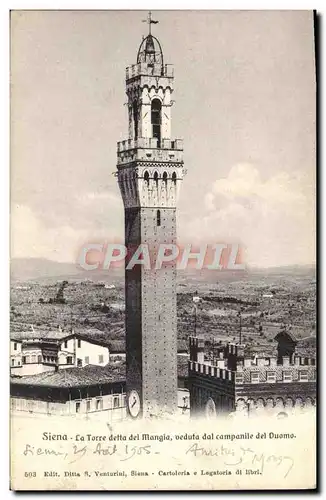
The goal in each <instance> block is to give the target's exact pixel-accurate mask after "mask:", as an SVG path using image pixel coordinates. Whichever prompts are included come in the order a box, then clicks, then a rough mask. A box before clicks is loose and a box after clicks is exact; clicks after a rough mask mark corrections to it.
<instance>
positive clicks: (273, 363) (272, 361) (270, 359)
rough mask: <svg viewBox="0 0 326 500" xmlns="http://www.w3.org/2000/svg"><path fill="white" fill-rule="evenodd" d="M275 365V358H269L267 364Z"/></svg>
mask: <svg viewBox="0 0 326 500" xmlns="http://www.w3.org/2000/svg"><path fill="white" fill-rule="evenodd" d="M276 365H277V359H276V358H269V366H276Z"/></svg>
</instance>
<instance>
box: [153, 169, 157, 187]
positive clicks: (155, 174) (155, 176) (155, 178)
mask: <svg viewBox="0 0 326 500" xmlns="http://www.w3.org/2000/svg"><path fill="white" fill-rule="evenodd" d="M154 181H155V184H156V187H157V186H158V173H157V172H155V173H154Z"/></svg>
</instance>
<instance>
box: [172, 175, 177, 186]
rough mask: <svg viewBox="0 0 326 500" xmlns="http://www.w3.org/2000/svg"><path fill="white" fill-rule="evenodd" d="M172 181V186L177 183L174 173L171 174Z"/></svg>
mask: <svg viewBox="0 0 326 500" xmlns="http://www.w3.org/2000/svg"><path fill="white" fill-rule="evenodd" d="M172 181H173V183H174V184H176V183H177V174H176V173H175V172H173V174H172Z"/></svg>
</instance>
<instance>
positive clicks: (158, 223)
mask: <svg viewBox="0 0 326 500" xmlns="http://www.w3.org/2000/svg"><path fill="white" fill-rule="evenodd" d="M156 225H157V226H160V225H161V210H157V212H156Z"/></svg>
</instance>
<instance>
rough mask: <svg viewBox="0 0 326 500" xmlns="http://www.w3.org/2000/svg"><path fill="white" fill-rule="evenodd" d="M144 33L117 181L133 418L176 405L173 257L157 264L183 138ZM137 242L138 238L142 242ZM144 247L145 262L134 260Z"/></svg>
mask: <svg viewBox="0 0 326 500" xmlns="http://www.w3.org/2000/svg"><path fill="white" fill-rule="evenodd" d="M153 23H155V24H156V23H157V21H153V20H152V19H151V15H149V18H148V24H149V34H148V35H147V36H146V37H145V38H143V40H142V42H141V44H140V47H139V50H138V55H137V63H136V64H134V65H132V66H130V67H128V68H127V69H126V93H127V98H128V101H127V106H128V118H129V137H128V139H127V140H124V141H122V142H119V143H118V161H117V169H118V173H117V176H118V182H119V187H120V191H121V195H122V198H123V203H124V212H125V244H126V247H127V249H128V256H127V260H126V270H125V295H126V369H127V372H126V393H127V394H126V396H127V408H128V413H129V415H130V416H131V417H134V418H136V417H139V416H148V415H153V414H154V415H157V414H164V413H173V412H174V411H175V410H176V409H177V312H176V266H175V262H170V263H163V265H162V268H161V269H155V262H156V257H157V253H158V249H159V246H160V244H170V243H172V244H175V243H176V202H177V195H178V191H179V188H180V184H181V181H182V178H183V174H184V170H183V143H182V141H181V140H180V139H172V138H171V107H172V104H173V101H172V100H171V96H172V92H173V69H172V67H171V66H170V65H167V64H165V62H164V59H163V52H162V48H161V45H160V42H159V41H158V39H157V38H156V37H154V36H153V35H152V34H151V24H153ZM140 245H142V246H141V247H140ZM144 246H147V248H148V249H149V255H150V261H151V265H150V268H148V266H144V265H140V264H138V265H135V266H131V268H130V269H128V263H129V264H130V256H131V255H132V254H133V253H134V252H135V250H136V249H137V248H144Z"/></svg>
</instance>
